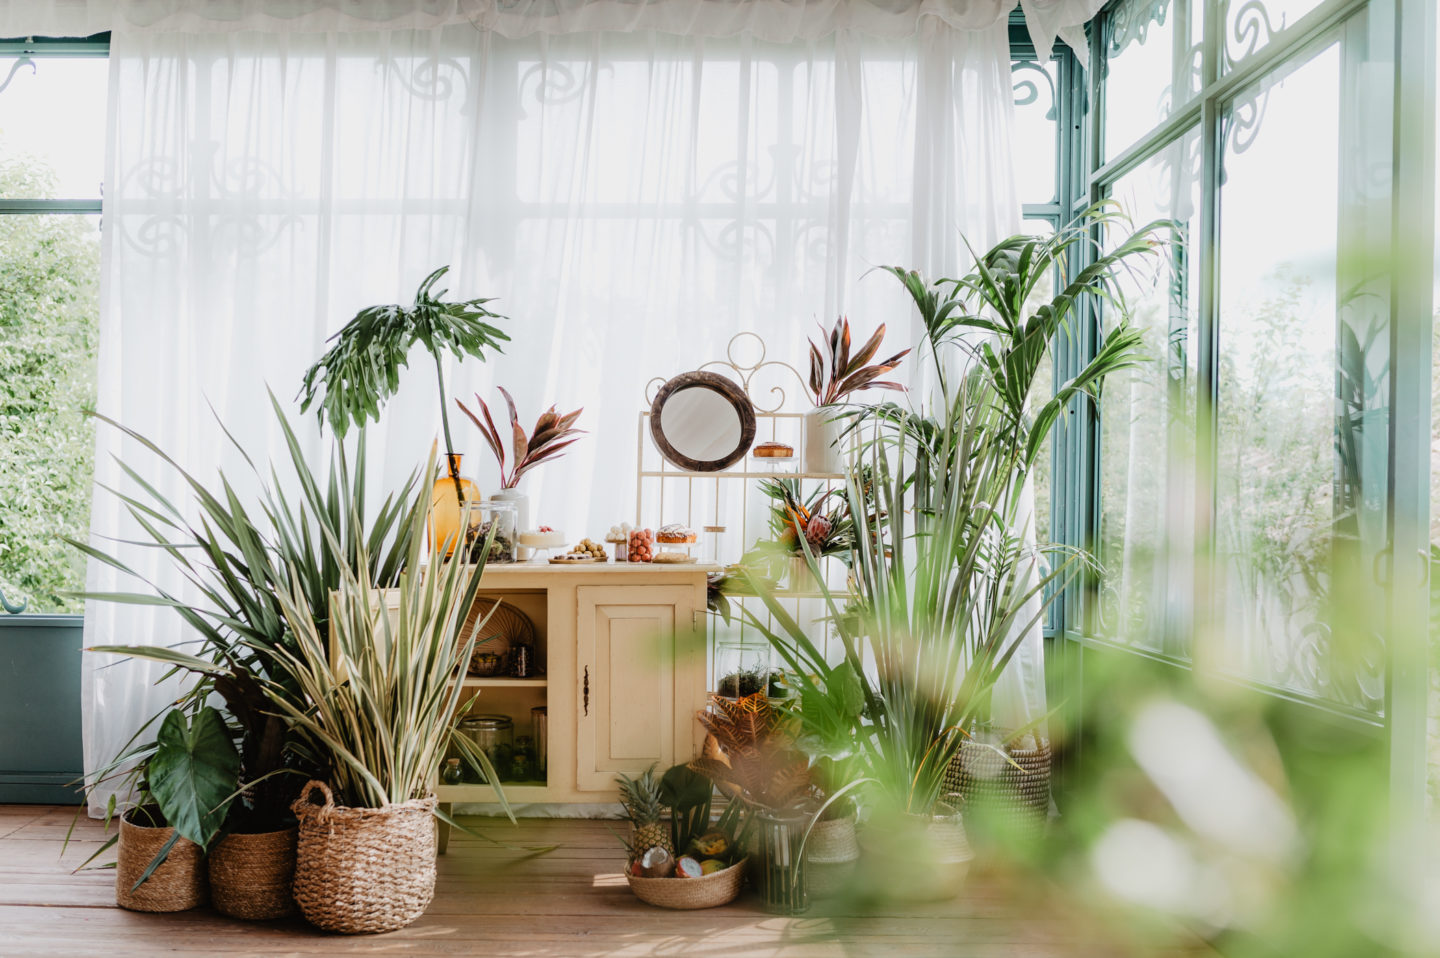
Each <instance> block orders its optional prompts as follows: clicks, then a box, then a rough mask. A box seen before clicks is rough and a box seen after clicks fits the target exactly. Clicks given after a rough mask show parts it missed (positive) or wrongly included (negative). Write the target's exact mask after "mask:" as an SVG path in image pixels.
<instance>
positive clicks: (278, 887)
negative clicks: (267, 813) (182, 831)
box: [206, 828, 297, 921]
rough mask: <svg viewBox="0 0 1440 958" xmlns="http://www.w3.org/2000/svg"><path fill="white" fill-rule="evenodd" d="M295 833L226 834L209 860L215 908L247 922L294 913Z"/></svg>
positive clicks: (211, 852)
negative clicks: (292, 892) (292, 886)
mask: <svg viewBox="0 0 1440 958" xmlns="http://www.w3.org/2000/svg"><path fill="white" fill-rule="evenodd" d="M296 832H297V829H295V828H286V829H282V830H280V831H274V832H260V833H256V834H250V835H244V834H233V835H226V836H225V837H224V838H222V839H221V840H220V841H219V843H218V844H216V846H215V847H214V848H213V849H211V851H210V857H209V858H208V859H207V862H206V864H207V865H208V868H209V873H210V902H211V904H213V905H214V906H215V910H216V911H218V912H220V913H221V914H222V915H229V916H230V917H231V918H243V919H246V920H248V921H265V920H268V919H271V918H284V917H285V916H286V915H293V914H294V913H295V899H294V897H293V896H292V894H291V885H292V883H293V881H294V878H295V841H296Z"/></svg>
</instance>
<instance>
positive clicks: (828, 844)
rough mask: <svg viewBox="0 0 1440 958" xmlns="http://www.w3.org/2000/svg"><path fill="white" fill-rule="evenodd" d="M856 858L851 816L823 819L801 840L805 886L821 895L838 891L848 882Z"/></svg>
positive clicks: (814, 893)
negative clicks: (803, 855)
mask: <svg viewBox="0 0 1440 958" xmlns="http://www.w3.org/2000/svg"><path fill="white" fill-rule="evenodd" d="M859 859H860V845H859V843H858V842H857V841H856V840H855V816H854V815H853V814H851V815H847V816H845V817H844V818H831V819H824V820H821V821H818V822H816V823H815V825H814V827H813V828H811V829H810V837H809V838H807V839H806V840H805V887H806V889H807V890H808V891H809V893H810V894H812V895H817V896H821V897H825V896H829V895H834V894H837V893H839V892H840V891H841V890H842V889H844V888H845V886H846V885H847V884H848V883H849V882H850V880H851V876H852V875H853V874H854V872H855V864H856V862H857V861H859Z"/></svg>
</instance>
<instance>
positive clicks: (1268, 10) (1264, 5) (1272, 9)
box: [1220, 0, 1321, 71]
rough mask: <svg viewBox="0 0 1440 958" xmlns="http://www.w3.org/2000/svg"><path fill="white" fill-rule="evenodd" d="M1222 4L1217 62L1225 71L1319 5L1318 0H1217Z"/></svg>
mask: <svg viewBox="0 0 1440 958" xmlns="http://www.w3.org/2000/svg"><path fill="white" fill-rule="evenodd" d="M1220 2H1222V3H1224V9H1225V14H1224V20H1225V37H1224V42H1223V43H1222V44H1221V58H1220V65H1221V68H1222V69H1224V70H1227V71H1228V70H1229V69H1231V68H1233V67H1234V66H1235V65H1236V64H1238V63H1239V62H1240V61H1241V60H1243V59H1245V58H1246V57H1248V56H1250V55H1251V54H1252V53H1256V52H1257V51H1259V50H1263V49H1264V48H1265V47H1266V46H1268V45H1269V43H1270V41H1271V40H1273V39H1274V38H1275V35H1276V34H1277V33H1280V32H1281V31H1283V30H1285V29H1287V28H1288V27H1291V26H1293V25H1294V24H1295V21H1297V20H1299V19H1300V18H1301V17H1303V16H1304V15H1305V14H1307V13H1309V12H1310V11H1311V10H1314V9H1315V8H1316V7H1318V6H1320V2H1321V0H1220Z"/></svg>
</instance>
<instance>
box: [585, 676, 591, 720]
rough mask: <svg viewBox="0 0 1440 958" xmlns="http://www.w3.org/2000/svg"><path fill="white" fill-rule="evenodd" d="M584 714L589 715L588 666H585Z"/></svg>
mask: <svg viewBox="0 0 1440 958" xmlns="http://www.w3.org/2000/svg"><path fill="white" fill-rule="evenodd" d="M585 714H586V715H589V714H590V666H588V665H587V666H585Z"/></svg>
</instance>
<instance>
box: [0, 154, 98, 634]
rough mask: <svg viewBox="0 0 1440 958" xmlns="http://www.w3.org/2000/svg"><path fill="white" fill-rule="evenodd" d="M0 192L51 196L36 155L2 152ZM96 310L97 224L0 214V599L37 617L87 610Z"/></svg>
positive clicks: (49, 177) (51, 182)
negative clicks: (76, 543)
mask: <svg viewBox="0 0 1440 958" xmlns="http://www.w3.org/2000/svg"><path fill="white" fill-rule="evenodd" d="M0 195H5V196H26V197H38V198H49V197H53V196H54V195H55V178H54V175H53V174H52V173H51V171H50V170H48V169H47V168H45V166H44V165H43V164H41V163H39V162H37V161H36V160H35V159H34V158H33V157H27V156H23V155H9V154H7V155H0ZM99 307H100V243H99V231H98V230H97V228H96V223H95V218H94V217H92V216H79V215H75V214H43V215H37V214H8V215H0V590H3V591H4V593H5V596H6V598H8V599H10V600H11V601H14V602H18V601H20V600H22V599H24V600H28V601H29V609H28V610H27V611H30V612H79V611H80V608H81V604H80V603H79V602H78V601H77V600H75V599H71V598H67V597H66V594H65V593H67V592H69V591H78V590H80V589H81V588H83V586H84V581H85V559H84V556H82V555H81V554H80V553H79V552H77V551H76V550H74V549H70V548H68V547H66V546H65V544H64V543H63V542H62V541H61V539H60V537H61V536H62V535H69V536H75V537H78V538H84V537H85V535H86V531H87V529H88V527H89V513H90V490H91V477H92V473H93V460H94V427H93V425H92V424H91V422H90V421H89V420H88V419H87V418H86V416H85V412H86V411H87V410H88V409H90V408H91V407H92V406H93V405H94V402H95V349H96V342H97V339H98V332H97V326H98V317H99Z"/></svg>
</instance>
